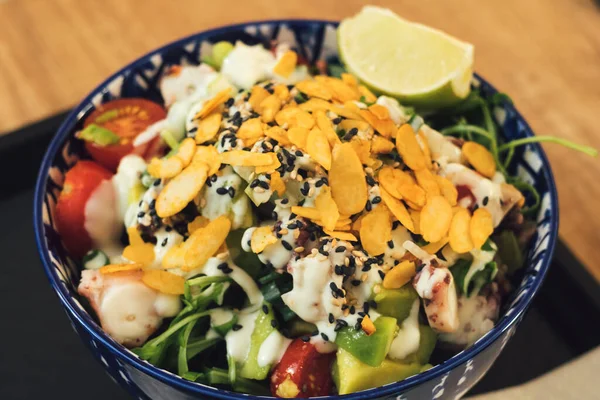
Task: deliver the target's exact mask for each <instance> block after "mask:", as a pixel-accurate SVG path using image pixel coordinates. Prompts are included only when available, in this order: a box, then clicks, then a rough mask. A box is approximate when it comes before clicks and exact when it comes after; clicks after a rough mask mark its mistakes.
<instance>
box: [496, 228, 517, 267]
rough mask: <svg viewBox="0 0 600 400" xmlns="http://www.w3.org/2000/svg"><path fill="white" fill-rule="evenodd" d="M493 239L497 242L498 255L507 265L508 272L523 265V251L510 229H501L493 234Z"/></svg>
mask: <svg viewBox="0 0 600 400" xmlns="http://www.w3.org/2000/svg"><path fill="white" fill-rule="evenodd" d="M494 240H495V242H496V243H497V244H498V256H499V257H500V260H502V263H504V264H506V266H507V267H508V273H509V274H512V273H514V272H515V271H517V270H518V269H519V268H521V267H522V266H523V251H522V250H521V248H520V247H519V242H518V240H517V237H516V236H515V234H514V233H513V232H512V231H502V232H501V233H500V234H499V235H496V236H494Z"/></svg>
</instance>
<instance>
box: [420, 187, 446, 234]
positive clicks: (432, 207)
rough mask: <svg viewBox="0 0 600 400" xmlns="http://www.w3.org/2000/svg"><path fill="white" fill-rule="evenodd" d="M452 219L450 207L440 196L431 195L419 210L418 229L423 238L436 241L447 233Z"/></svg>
mask: <svg viewBox="0 0 600 400" xmlns="http://www.w3.org/2000/svg"><path fill="white" fill-rule="evenodd" d="M451 221H452V207H451V206H450V204H449V203H448V200H446V199H445V198H443V197H442V196H432V197H429V198H428V199H427V203H426V204H425V206H424V207H423V209H422V210H421V221H420V230H421V235H423V239H425V240H426V241H428V242H430V243H431V242H437V241H439V240H441V239H442V238H443V237H444V236H446V235H447V234H448V230H449V229H450V222H451Z"/></svg>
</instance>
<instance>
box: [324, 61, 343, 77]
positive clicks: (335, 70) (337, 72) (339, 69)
mask: <svg viewBox="0 0 600 400" xmlns="http://www.w3.org/2000/svg"><path fill="white" fill-rule="evenodd" d="M327 72H328V73H329V75H330V76H334V77H336V78H341V77H342V74H343V73H345V72H346V69H345V68H344V67H343V66H342V65H340V64H329V63H328V64H327Z"/></svg>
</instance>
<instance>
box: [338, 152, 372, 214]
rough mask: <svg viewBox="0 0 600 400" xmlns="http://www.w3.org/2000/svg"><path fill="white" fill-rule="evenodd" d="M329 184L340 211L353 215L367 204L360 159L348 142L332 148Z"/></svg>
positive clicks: (365, 185)
mask: <svg viewBox="0 0 600 400" xmlns="http://www.w3.org/2000/svg"><path fill="white" fill-rule="evenodd" d="M329 185H330V187H331V194H332V196H333V199H334V200H335V203H336V204H337V205H338V209H339V211H340V213H342V214H344V215H354V214H356V213H358V212H360V211H362V210H363V209H364V208H365V204H367V182H366V180H365V173H364V171H363V167H362V165H361V163H360V159H359V158H358V156H357V155H356V152H355V151H354V149H353V148H352V145H351V144H350V143H343V144H341V145H338V146H336V147H335V148H334V149H333V156H332V160H331V169H330V170H329Z"/></svg>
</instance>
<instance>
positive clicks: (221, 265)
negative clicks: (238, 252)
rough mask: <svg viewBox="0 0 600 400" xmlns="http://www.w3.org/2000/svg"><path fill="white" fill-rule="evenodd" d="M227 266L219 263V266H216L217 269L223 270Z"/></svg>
mask: <svg viewBox="0 0 600 400" xmlns="http://www.w3.org/2000/svg"><path fill="white" fill-rule="evenodd" d="M228 266H229V265H227V263H221V264H219V265H217V269H220V270H223V269H225V268H227V267H228Z"/></svg>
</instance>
